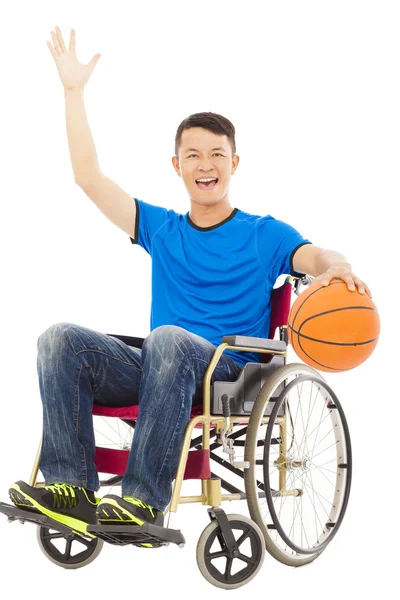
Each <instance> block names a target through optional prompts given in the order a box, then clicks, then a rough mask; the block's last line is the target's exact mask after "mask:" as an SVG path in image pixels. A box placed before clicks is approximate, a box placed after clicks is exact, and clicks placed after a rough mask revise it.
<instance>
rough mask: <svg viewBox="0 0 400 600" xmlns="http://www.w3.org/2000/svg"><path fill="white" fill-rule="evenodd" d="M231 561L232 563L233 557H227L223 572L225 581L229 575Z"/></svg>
mask: <svg viewBox="0 0 400 600" xmlns="http://www.w3.org/2000/svg"><path fill="white" fill-rule="evenodd" d="M232 563H233V558H230V557H227V559H226V567H225V573H224V577H225V579H226V581H228V578H229V575H230V574H231V566H232Z"/></svg>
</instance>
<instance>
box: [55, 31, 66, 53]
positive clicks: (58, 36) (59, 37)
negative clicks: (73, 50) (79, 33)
mask: <svg viewBox="0 0 400 600" xmlns="http://www.w3.org/2000/svg"><path fill="white" fill-rule="evenodd" d="M56 34H57V39H58V42H59V44H60V47H61V51H62V52H66V51H67V49H66V47H65V44H64V39H63V36H62V33H61V29H60V28H59V26H58V25H56Z"/></svg>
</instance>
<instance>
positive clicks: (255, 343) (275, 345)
mask: <svg viewBox="0 0 400 600" xmlns="http://www.w3.org/2000/svg"><path fill="white" fill-rule="evenodd" d="M224 342H226V343H227V344H229V345H230V346H247V347H248V348H252V349H253V350H261V349H262V350H273V351H275V352H286V349H287V346H286V344H285V342H283V341H281V340H270V339H268V338H258V337H250V336H247V335H224V337H223V338H222V343H224Z"/></svg>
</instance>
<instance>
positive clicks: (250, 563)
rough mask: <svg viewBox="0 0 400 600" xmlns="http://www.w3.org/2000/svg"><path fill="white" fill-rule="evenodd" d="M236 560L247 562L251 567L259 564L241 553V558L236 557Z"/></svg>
mask: <svg viewBox="0 0 400 600" xmlns="http://www.w3.org/2000/svg"><path fill="white" fill-rule="evenodd" d="M235 558H240V560H244V562H246V563H247V564H249V565H255V564H256V562H257V561H256V560H255V559H253V560H252V559H251V558H252V557H249V556H246V555H245V554H242V553H241V552H239V556H236V557H235ZM243 568H244V567H243Z"/></svg>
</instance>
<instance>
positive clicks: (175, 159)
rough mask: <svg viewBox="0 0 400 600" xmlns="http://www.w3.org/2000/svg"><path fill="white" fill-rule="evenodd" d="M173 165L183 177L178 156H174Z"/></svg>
mask: <svg viewBox="0 0 400 600" xmlns="http://www.w3.org/2000/svg"><path fill="white" fill-rule="evenodd" d="M172 165H173V167H174V169H175V171H176V172H177V173H178V175H179V177H182V175H181V172H180V167H179V160H178V159H177V157H176V156H173V157H172Z"/></svg>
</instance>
